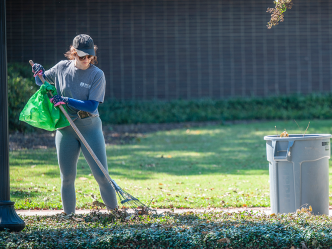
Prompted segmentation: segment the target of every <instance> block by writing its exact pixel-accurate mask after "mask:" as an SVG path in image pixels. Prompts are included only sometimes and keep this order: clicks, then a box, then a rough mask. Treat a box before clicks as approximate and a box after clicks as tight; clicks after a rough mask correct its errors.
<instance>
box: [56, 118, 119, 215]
mask: <svg viewBox="0 0 332 249" xmlns="http://www.w3.org/2000/svg"><path fill="white" fill-rule="evenodd" d="M75 124H76V126H77V128H78V130H79V131H80V132H81V133H82V135H83V137H84V138H85V140H86V141H87V143H88V144H89V145H90V147H91V149H92V150H93V152H94V153H95V154H96V156H97V157H98V159H99V160H100V162H101V163H102V165H103V166H104V167H105V169H106V170H108V166H107V158H106V147H105V139H104V135H103V132H102V122H101V120H100V118H99V117H88V118H85V119H80V118H78V119H77V120H75ZM55 144H56V149H57V154H58V163H59V167H60V177H61V198H62V204H63V209H64V212H65V213H66V214H70V213H75V207H76V194H75V178H76V171H77V161H78V157H79V154H80V150H81V149H82V152H83V155H84V157H85V159H86V161H87V162H88V164H89V166H90V169H91V171H92V174H93V176H94V178H95V179H96V181H97V183H98V184H99V189H100V194H101V197H102V199H103V201H104V203H105V205H106V206H107V208H108V209H114V208H116V207H117V200H116V193H115V191H114V189H113V187H112V185H111V184H110V183H109V182H108V180H107V179H106V177H105V176H104V174H103V172H102V171H101V169H100V168H99V167H98V165H97V164H96V162H95V161H94V159H93V157H92V156H91V155H90V153H89V151H88V150H87V149H86V148H85V146H84V144H83V143H82V142H81V141H80V139H79V137H78V136H77V134H76V133H75V131H74V130H73V128H72V127H71V126H68V127H66V128H63V129H60V130H57V131H56V137H55Z"/></svg>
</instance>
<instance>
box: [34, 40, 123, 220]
mask: <svg viewBox="0 0 332 249" xmlns="http://www.w3.org/2000/svg"><path fill="white" fill-rule="evenodd" d="M96 51H97V46H95V45H94V42H93V40H92V38H91V37H90V36H88V35H85V34H81V35H78V36H76V37H75V38H74V40H73V45H71V46H70V50H69V51H68V52H67V53H66V54H65V57H67V58H68V60H63V61H60V62H59V63H58V64H56V65H55V66H54V67H52V68H51V69H49V70H47V71H45V70H44V68H43V66H41V65H40V64H35V65H34V66H33V68H32V71H33V73H34V76H35V79H36V83H37V85H41V84H42V82H41V81H40V79H39V77H38V74H39V75H40V74H43V75H44V78H45V80H46V81H47V82H49V83H52V84H54V85H55V87H56V89H57V95H55V96H54V97H53V98H52V99H51V102H52V103H53V104H54V106H58V105H66V109H67V112H68V114H69V116H70V117H71V118H72V119H73V121H74V122H75V124H76V126H77V128H78V129H79V131H80V132H81V133H82V135H83V137H84V138H85V139H86V141H87V142H88V144H89V145H90V147H91V148H92V150H93V151H94V153H95V154H96V156H97V157H98V159H99V160H100V162H101V163H102V164H103V166H104V167H105V169H106V170H108V167H107V158H106V148H105V139H104V135H103V132H102V123H101V119H100V117H99V113H98V105H99V103H102V102H103V101H104V96H105V85H106V81H105V75H104V73H103V71H102V70H100V69H99V68H98V67H96V66H95V65H94V64H96V63H98V62H97V56H96ZM55 144H56V149H57V155H58V163H59V167H60V177H61V197H62V204H63V208H64V212H65V213H66V214H70V213H75V207H76V195H75V185H74V183H75V178H76V170H77V161H78V157H79V153H80V150H82V152H83V155H84V157H85V159H86V161H87V162H88V164H89V166H90V169H91V171H92V173H93V176H94V177H95V179H96V181H97V182H98V184H99V189H100V194H101V197H102V199H103V201H104V203H105V205H106V206H107V208H108V209H115V208H117V200H116V194H115V191H114V189H113V187H112V186H111V184H110V183H109V182H108V180H107V179H106V177H105V176H104V174H103V173H102V171H101V170H100V168H99V167H98V165H97V164H96V162H95V161H94V159H93V158H92V156H91V155H90V153H89V152H88V151H87V149H86V148H85V146H84V145H83V143H82V142H81V141H80V139H79V137H78V136H77V134H76V133H75V131H74V130H73V128H72V127H71V126H69V127H65V128H62V129H58V130H57V131H56V136H55Z"/></svg>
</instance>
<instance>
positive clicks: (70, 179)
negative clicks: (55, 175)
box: [61, 174, 76, 185]
mask: <svg viewBox="0 0 332 249" xmlns="http://www.w3.org/2000/svg"><path fill="white" fill-rule="evenodd" d="M75 178H76V175H73V174H68V175H67V174H61V183H62V185H71V184H74V183H75Z"/></svg>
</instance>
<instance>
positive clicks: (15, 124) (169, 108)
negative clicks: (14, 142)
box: [8, 63, 332, 132]
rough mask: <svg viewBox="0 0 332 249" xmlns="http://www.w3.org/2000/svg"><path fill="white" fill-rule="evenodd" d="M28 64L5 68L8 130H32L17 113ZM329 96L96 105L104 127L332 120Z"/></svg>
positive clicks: (25, 94)
mask: <svg viewBox="0 0 332 249" xmlns="http://www.w3.org/2000/svg"><path fill="white" fill-rule="evenodd" d="M37 89H38V87H37V86H36V84H35V83H34V78H33V77H32V73H31V67H30V66H29V64H28V63H27V64H24V65H23V64H20V63H12V64H9V67H8V99H9V129H10V131H25V132H26V131H35V130H37V129H35V128H33V127H31V126H29V125H27V124H25V123H23V122H20V121H19V120H18V117H19V114H20V112H21V110H22V109H23V107H24V105H25V104H26V102H27V101H28V99H29V98H30V97H31V95H32V94H33V93H35V92H36V90H37ZM331 106H332V94H310V95H306V96H301V95H292V96H278V97H266V98H237V99H228V100H214V99H198V100H171V101H158V100H150V101H119V100H112V99H108V100H106V101H105V103H104V104H101V105H100V106H99V111H100V114H101V118H102V120H103V122H104V125H109V124H138V123H173V122H190V121H227V120H276V119H279V120H289V119H296V120H301V119H331V118H332V111H331Z"/></svg>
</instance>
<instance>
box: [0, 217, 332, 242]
mask: <svg viewBox="0 0 332 249" xmlns="http://www.w3.org/2000/svg"><path fill="white" fill-rule="evenodd" d="M24 220H25V222H26V224H27V226H26V228H25V229H24V230H23V231H22V232H20V233H9V232H0V248H233V249H235V248H287V249H289V248H330V247H331V246H332V233H331V232H332V223H331V217H329V216H326V215H322V216H314V215H311V214H310V212H308V211H304V212H302V211H300V212H298V213H293V214H284V215H274V214H272V215H267V214H264V213H254V212H252V211H244V212H238V213H227V212H210V213H193V212H187V213H184V214H174V213H171V212H169V213H165V214H163V215H160V216H158V215H148V216H124V215H122V216H119V215H118V214H112V213H108V214H102V213H99V212H91V213H90V214H89V215H65V214H59V215H55V216H46V217H41V216H32V217H24Z"/></svg>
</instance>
